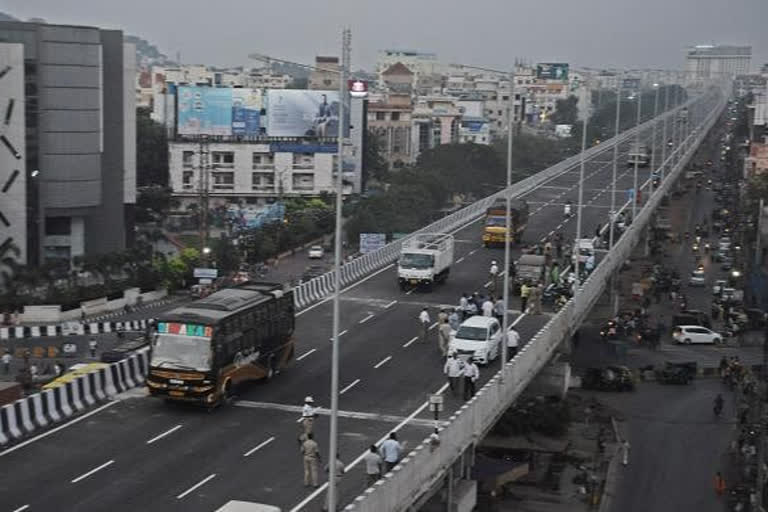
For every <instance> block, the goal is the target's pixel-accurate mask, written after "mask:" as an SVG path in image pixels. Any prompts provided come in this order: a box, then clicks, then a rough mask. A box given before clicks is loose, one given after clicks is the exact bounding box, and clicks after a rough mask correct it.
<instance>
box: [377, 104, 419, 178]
mask: <svg viewBox="0 0 768 512" xmlns="http://www.w3.org/2000/svg"><path fill="white" fill-rule="evenodd" d="M412 115H413V104H412V102H411V96H410V95H409V94H389V95H387V96H386V97H384V98H382V99H381V100H380V101H371V102H370V103H369V104H368V130H369V132H370V133H371V134H372V135H373V136H374V137H376V140H377V141H378V145H379V150H380V152H381V156H382V158H384V160H385V161H386V162H387V165H388V166H389V169H390V170H392V169H399V168H401V167H403V166H405V165H407V164H410V163H413V152H412V150H411V142H412V141H411V129H412V126H411V121H412Z"/></svg>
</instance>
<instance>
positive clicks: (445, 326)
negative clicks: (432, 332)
mask: <svg viewBox="0 0 768 512" xmlns="http://www.w3.org/2000/svg"><path fill="white" fill-rule="evenodd" d="M450 342H451V324H449V323H448V319H447V318H446V319H445V321H444V322H443V323H441V324H440V326H439V327H438V328H437V346H438V348H439V349H440V355H442V356H443V357H445V356H447V355H448V345H449V343H450Z"/></svg>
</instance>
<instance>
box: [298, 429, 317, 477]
mask: <svg viewBox="0 0 768 512" xmlns="http://www.w3.org/2000/svg"><path fill="white" fill-rule="evenodd" d="M314 437H315V436H314V435H313V434H312V432H310V433H309V434H307V438H306V439H305V440H304V442H303V443H302V444H301V455H302V457H303V458H304V487H309V486H310V485H312V486H313V487H317V486H318V483H317V465H318V464H319V463H320V447H319V446H317V442H316V441H315V439H314Z"/></svg>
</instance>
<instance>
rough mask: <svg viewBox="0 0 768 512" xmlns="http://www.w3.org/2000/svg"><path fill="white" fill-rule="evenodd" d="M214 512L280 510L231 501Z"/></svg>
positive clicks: (263, 505) (273, 511)
mask: <svg viewBox="0 0 768 512" xmlns="http://www.w3.org/2000/svg"><path fill="white" fill-rule="evenodd" d="M216 512H280V509H279V508H278V507H273V506H272V505H265V504H263V503H252V502H250V501H237V500H232V501H228V502H227V503H226V504H225V505H224V506H223V507H221V508H218V509H216Z"/></svg>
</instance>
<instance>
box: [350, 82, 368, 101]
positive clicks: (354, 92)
mask: <svg viewBox="0 0 768 512" xmlns="http://www.w3.org/2000/svg"><path fill="white" fill-rule="evenodd" d="M347 86H348V87H349V95H350V96H352V97H353V98H365V97H366V96H368V82H366V81H365V80H349V81H348V82H347Z"/></svg>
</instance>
